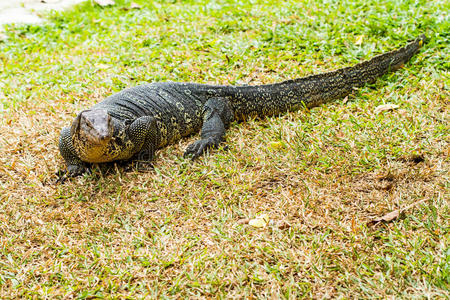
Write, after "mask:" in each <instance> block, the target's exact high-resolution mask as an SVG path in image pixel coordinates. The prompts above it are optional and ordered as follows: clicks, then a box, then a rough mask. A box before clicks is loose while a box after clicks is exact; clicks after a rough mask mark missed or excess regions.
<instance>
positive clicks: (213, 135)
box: [184, 98, 234, 159]
mask: <svg viewBox="0 0 450 300" xmlns="http://www.w3.org/2000/svg"><path fill="white" fill-rule="evenodd" d="M233 119H234V113H233V110H232V108H231V105H230V103H229V102H228V101H227V100H226V99H224V98H211V99H209V100H208V102H206V104H205V106H204V108H203V126H202V132H201V139H200V140H198V141H195V142H194V143H192V144H190V145H189V146H188V147H187V148H186V151H185V152H184V157H187V156H192V159H196V158H197V157H199V156H200V155H202V154H203V153H204V152H205V151H206V150H207V149H209V148H215V147H218V146H219V145H220V143H222V142H223V141H224V140H225V132H226V129H227V128H228V127H229V126H230V123H231V122H232V121H233Z"/></svg>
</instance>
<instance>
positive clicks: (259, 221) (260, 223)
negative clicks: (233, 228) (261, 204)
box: [248, 214, 269, 228]
mask: <svg viewBox="0 0 450 300" xmlns="http://www.w3.org/2000/svg"><path fill="white" fill-rule="evenodd" d="M268 222H269V216H268V215H267V214H261V215H259V216H258V217H256V218H255V219H251V220H250V221H249V222H248V225H250V226H253V227H256V228H263V227H266V226H267V223H268Z"/></svg>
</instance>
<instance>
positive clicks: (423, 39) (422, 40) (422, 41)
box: [416, 33, 428, 47]
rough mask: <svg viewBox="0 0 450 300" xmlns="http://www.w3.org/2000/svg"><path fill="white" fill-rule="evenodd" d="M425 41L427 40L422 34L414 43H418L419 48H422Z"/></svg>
mask: <svg viewBox="0 0 450 300" xmlns="http://www.w3.org/2000/svg"><path fill="white" fill-rule="evenodd" d="M427 41H428V39H427V37H426V36H425V34H423V33H422V34H421V35H419V37H418V38H417V39H416V42H417V43H419V47H422V46H423V44H425V43H426V42H427Z"/></svg>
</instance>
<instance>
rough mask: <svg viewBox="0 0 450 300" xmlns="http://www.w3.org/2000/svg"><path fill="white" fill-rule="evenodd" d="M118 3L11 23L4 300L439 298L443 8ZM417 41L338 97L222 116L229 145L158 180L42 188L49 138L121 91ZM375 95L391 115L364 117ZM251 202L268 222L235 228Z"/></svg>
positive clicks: (48, 180)
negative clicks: (402, 57) (261, 114)
mask: <svg viewBox="0 0 450 300" xmlns="http://www.w3.org/2000/svg"><path fill="white" fill-rule="evenodd" d="M117 2H118V3H117V4H116V5H115V6H113V7H108V8H100V7H99V6H95V5H93V4H92V3H91V1H88V2H86V3H85V4H81V5H79V6H77V7H76V8H74V9H73V10H70V11H66V12H61V13H52V14H51V15H49V18H48V19H49V21H48V22H47V23H46V24H43V25H14V26H11V25H10V26H6V28H5V35H6V39H4V40H3V41H1V42H0V114H1V119H0V130H1V135H0V149H1V153H2V155H1V157H0V162H1V163H0V187H1V190H0V232H1V239H0V241H1V243H0V297H1V298H8V297H11V298H16V297H30V298H46V297H48V298H58V297H59V298H63V297H70V298H82V299H84V298H95V297H100V298H101V297H116V298H126V297H129V298H139V297H145V296H147V297H151V298H160V297H161V298H178V297H186V298H203V297H218V298H237V297H239V298H250V297H255V298H271V297H273V298H297V297H305V298H329V297H332V298H386V297H394V298H448V297H449V292H448V290H449V288H450V268H449V263H450V261H449V260H450V259H449V257H450V255H449V254H450V250H449V226H448V224H449V221H448V220H449V219H450V216H449V206H448V199H449V194H450V193H449V180H448V179H449V177H448V170H449V154H450V152H449V149H450V147H449V132H450V130H449V126H448V124H449V114H448V109H449V105H448V104H449V102H448V100H449V90H448V89H449V62H448V57H449V47H448V38H449V27H450V26H449V19H448V14H446V12H448V11H449V10H450V5H449V4H448V2H447V1H394V0H391V1H260V2H258V1H249V2H247V1H242V2H239V3H238V2H234V1H169V2H164V1H160V2H158V1H137V0H136V1H135V2H138V3H139V4H140V5H142V8H141V9H134V10H125V9H124V8H127V7H129V6H130V1H117ZM149 2H151V3H149ZM421 33H424V34H426V35H427V37H428V38H429V42H428V44H426V45H425V47H424V48H423V49H422V50H421V51H420V53H418V54H417V55H416V56H415V57H413V59H412V60H411V62H409V63H408V64H406V65H405V67H404V68H402V69H401V70H399V71H397V72H396V73H393V74H389V75H386V76H384V77H383V78H381V79H380V80H378V81H377V82H376V83H375V84H373V85H371V86H367V87H364V88H361V89H359V90H357V91H355V93H353V95H351V96H349V97H348V99H346V100H345V101H342V100H340V101H337V102H334V103H329V104H326V105H322V106H320V107H318V108H314V109H312V110H310V111H299V112H295V113H289V114H286V115H284V116H279V117H271V118H265V119H263V120H250V121H249V122H246V123H241V124H233V125H232V127H231V129H230V130H229V132H228V134H227V145H228V146H229V149H228V150H224V149H219V150H214V151H212V152H211V153H210V154H209V155H206V156H204V157H202V158H201V159H199V161H197V162H195V163H192V162H190V161H189V160H185V159H183V158H182V153H183V149H185V147H186V146H187V145H188V144H189V143H190V142H192V141H193V140H194V139H196V138H197V137H196V136H194V137H192V138H189V139H186V140H183V141H181V142H180V143H178V144H176V145H171V146H169V147H167V148H165V149H163V150H161V151H160V152H159V154H158V156H157V159H156V161H155V170H154V171H153V172H148V173H135V172H126V171H125V170H124V169H122V168H121V167H120V166H117V167H113V168H112V169H111V170H109V171H108V172H107V173H104V172H101V171H100V170H99V169H95V170H94V173H93V174H92V175H86V176H84V177H80V178H76V179H73V180H70V181H68V182H66V183H65V184H55V179H56V176H55V171H56V170H58V169H60V168H62V167H63V161H62V158H61V157H60V155H59V152H58V149H57V140H58V135H59V130H60V129H61V128H62V127H63V126H66V125H67V124H69V123H70V122H71V120H72V119H73V118H74V116H75V115H76V113H77V112H79V111H80V110H82V109H85V108H88V107H90V106H91V105H93V104H94V103H96V102H98V101H100V100H101V99H103V98H104V97H106V96H108V95H110V94H112V93H114V92H117V91H119V90H121V89H123V88H125V87H128V86H134V85H138V84H140V83H144V82H153V81H166V80H172V81H192V82H199V83H215V84H262V83H272V82H279V81H281V80H285V79H290V78H296V77H300V76H305V75H308V74H312V73H319V72H323V71H327V70H332V69H336V68H340V67H345V66H349V65H352V64H355V63H357V62H359V61H361V60H364V59H369V58H371V57H372V56H374V55H377V54H379V53H382V52H385V51H390V50H392V49H394V48H397V47H399V46H403V45H404V44H405V43H406V42H407V41H408V40H411V39H413V38H415V37H416V36H418V35H419V34H421ZM386 103H392V104H397V105H399V108H398V109H395V110H393V111H387V112H381V113H378V114H377V113H375V112H374V110H375V108H376V107H377V106H379V105H382V104H386ZM271 142H275V143H278V142H279V144H277V145H281V146H280V147H271V146H270V145H271ZM423 199H425V200H426V202H425V203H424V204H421V205H418V206H416V207H414V208H412V209H410V210H408V211H407V212H406V213H405V215H404V216H402V217H401V218H399V219H396V220H394V221H393V222H390V223H386V224H378V225H376V226H370V225H368V222H369V220H370V217H371V216H381V215H383V214H385V213H387V212H390V211H392V210H395V209H398V208H401V207H404V206H406V205H408V204H411V203H414V202H416V201H419V200H423ZM261 213H266V214H268V215H269V217H270V222H269V226H268V227H266V228H263V229H255V228H252V227H251V226H249V225H248V224H245V223H246V222H243V221H242V219H247V218H250V219H252V218H254V217H255V216H257V215H258V214H261Z"/></svg>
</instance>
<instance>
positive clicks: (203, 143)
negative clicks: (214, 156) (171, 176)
mask: <svg viewBox="0 0 450 300" xmlns="http://www.w3.org/2000/svg"><path fill="white" fill-rule="evenodd" d="M217 144H218V143H217V142H215V141H214V140H213V139H212V138H208V139H203V140H199V141H195V142H194V143H192V144H190V145H189V146H188V147H187V148H186V151H185V152H184V155H183V156H184V157H185V158H186V157H188V156H190V155H192V158H191V159H192V160H195V159H196V158H198V157H199V156H200V155H202V154H203V153H204V152H205V151H206V150H207V149H209V148H212V147H216V146H217Z"/></svg>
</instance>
